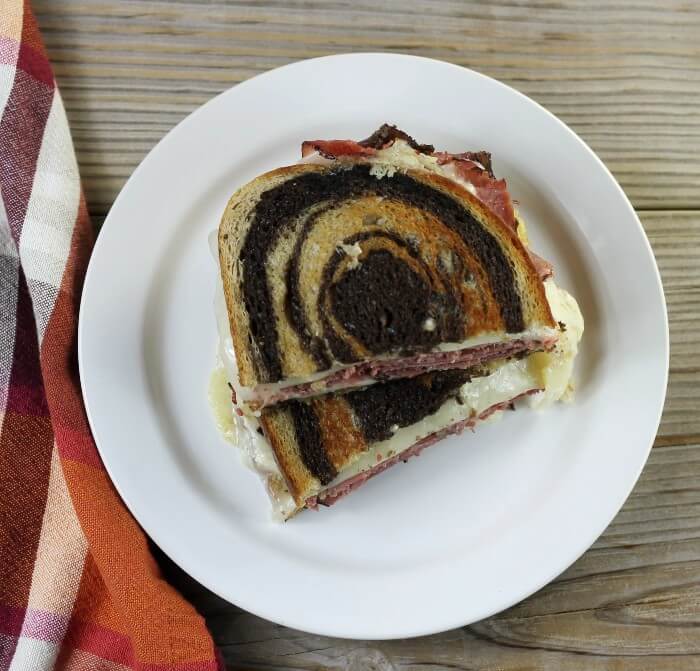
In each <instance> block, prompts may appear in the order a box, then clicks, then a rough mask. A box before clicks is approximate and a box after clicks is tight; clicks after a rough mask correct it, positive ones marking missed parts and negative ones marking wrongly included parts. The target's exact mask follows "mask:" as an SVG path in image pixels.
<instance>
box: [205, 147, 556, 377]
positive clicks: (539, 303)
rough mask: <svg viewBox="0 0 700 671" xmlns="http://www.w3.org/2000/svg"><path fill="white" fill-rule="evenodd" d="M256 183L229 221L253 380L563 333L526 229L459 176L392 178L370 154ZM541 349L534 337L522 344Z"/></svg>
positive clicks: (246, 360) (232, 299)
mask: <svg viewBox="0 0 700 671" xmlns="http://www.w3.org/2000/svg"><path fill="white" fill-rule="evenodd" d="M260 180H263V188H262V190H261V189H260ZM251 184H253V185H256V186H257V191H258V193H257V194H256V195H255V197H254V198H251V195H250V185H249V186H248V187H244V188H243V189H242V190H241V191H239V192H238V193H237V194H234V196H233V197H232V199H231V201H230V202H229V206H228V208H227V211H226V213H225V214H224V219H223V220H222V226H221V227H220V230H219V242H220V255H221V265H222V272H223V280H224V287H225V293H226V299H227V306H228V309H229V314H230V317H231V327H232V333H233V338H234V346H235V349H236V355H237V359H238V362H239V375H240V382H241V384H242V385H244V386H249V387H254V386H255V385H258V384H264V383H277V382H281V381H285V380H287V379H288V378H294V379H296V380H302V381H303V380H304V378H306V377H308V376H310V375H312V376H313V375H316V374H318V373H321V372H323V371H329V372H331V371H337V369H338V368H339V367H343V366H347V365H349V364H357V363H358V362H367V361H373V360H384V359H386V358H387V357H411V356H415V355H416V354H417V353H426V352H431V351H433V352H434V351H436V349H437V348H438V346H439V345H441V344H444V343H460V342H463V341H465V340H468V339H470V338H473V337H479V336H483V335H487V336H489V335H492V334H496V335H498V334H501V335H503V334H530V336H531V335H532V334H533V333H535V332H536V331H537V330H538V329H539V330H542V329H544V331H546V332H550V331H551V330H553V329H554V322H553V320H552V316H551V312H550V311H549V306H548V304H547V301H546V298H545V295H544V290H543V287H542V282H541V281H540V279H539V277H538V275H537V272H536V271H535V269H534V267H533V265H532V262H531V261H530V259H529V257H528V255H527V252H526V251H525V249H524V248H523V246H522V244H521V243H520V241H519V240H518V239H517V236H516V235H515V234H514V233H513V232H512V231H511V230H509V229H508V228H507V227H506V226H505V225H503V223H502V222H501V221H500V220H499V219H498V218H497V217H496V216H494V215H493V214H492V213H490V212H489V211H488V210H487V209H486V208H485V207H484V206H483V205H482V204H481V203H480V202H479V201H478V200H476V199H475V198H474V197H473V196H471V194H469V193H468V192H467V191H466V190H465V189H463V188H461V187H459V186H458V185H456V184H454V183H453V182H451V181H450V180H447V179H444V178H442V177H440V176H437V175H433V174H430V173H427V172H424V171H407V172H405V173H404V172H399V171H397V172H395V173H394V174H393V175H392V176H384V177H382V178H378V177H377V176H375V175H374V174H372V171H371V166H370V165H368V164H367V163H363V162H361V161H360V162H354V163H349V164H345V165H343V166H332V167H324V166H317V165H303V166H293V167H290V168H282V169H280V170H277V171H273V172H272V173H268V174H267V175H263V176H262V177H260V178H258V179H257V180H254V182H253V183H251ZM265 187H268V188H265ZM253 191H255V189H253ZM229 271H230V273H229ZM246 326H247V329H246ZM550 335H551V333H550ZM486 342H490V341H489V340H488V339H487V341H486ZM494 342H499V339H498V338H494ZM540 344H541V343H540ZM532 349H533V344H532V342H526V341H525V339H524V340H523V341H522V343H521V344H520V345H515V346H514V347H511V349H510V351H509V352H508V353H509V354H514V353H517V352H518V351H528V350H532ZM496 355H497V354H496ZM485 358H488V354H487V355H486V356H485ZM436 367H440V366H436ZM369 374H372V372H371V371H370V372H369ZM316 379H318V376H317V375H316Z"/></svg>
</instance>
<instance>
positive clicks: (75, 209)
mask: <svg viewBox="0 0 700 671" xmlns="http://www.w3.org/2000/svg"><path fill="white" fill-rule="evenodd" d="M92 243H93V234H92V230H91V227H90V221H89V219H88V214H87V209H86V207H85V201H84V199H83V194H82V191H81V187H80V178H79V175H78V167H77V165H76V160H75V155H74V153H73V146H72V143H71V138H70V133H69V130H68V124H67V121H66V115H65V112H64V109H63V103H62V102H61V97H60V95H59V92H58V90H57V88H56V83H55V81H54V78H53V73H52V70H51V66H50V65H49V62H48V60H47V57H46V52H45V50H44V47H43V45H42V42H41V38H40V36H39V32H38V29H37V25H36V22H35V19H34V16H33V15H32V12H31V9H30V8H29V5H28V4H27V3H24V2H22V0H0V671H7V670H8V669H9V670H11V671H19V670H27V671H44V670H46V669H67V670H70V671H78V670H81V671H83V670H86V671H87V670H94V669H99V670H100V671H111V670H112V669H115V670H116V669H120V670H126V669H144V670H149V671H156V670H157V671H170V670H173V671H176V670H177V671H214V670H215V669H221V668H223V664H221V663H220V662H217V653H216V651H215V649H214V646H213V643H212V641H211V638H210V636H209V634H208V632H207V630H206V627H205V624H204V621H203V620H202V618H201V617H200V616H199V615H198V614H197V613H196V612H195V610H194V609H193V608H192V607H191V606H190V605H189V604H187V603H186V602H185V601H184V600H183V599H182V598H181V597H180V596H179V595H178V594H177V593H176V592H175V590H173V589H172V588H171V587H170V586H169V585H168V584H167V583H166V582H164V581H163V580H162V579H161V577H160V574H159V570H158V567H157V565H156V563H155V561H154V560H153V558H152V557H151V556H150V554H149V550H148V546H147V544H146V539H145V537H144V535H143V533H142V532H141V530H140V528H139V527H138V526H137V524H136V522H135V521H134V520H133V519H132V518H131V516H130V515H129V513H128V512H127V511H126V509H125V508H124V506H123V504H122V502H121V500H120V499H119V497H118V495H117V494H116V492H115V490H114V489H113V487H112V484H111V482H110V480H109V478H108V476H107V474H106V472H105V470H104V467H103V466H102V463H101V461H100V458H99V456H98V453H97V451H96V449H95V444H94V442H93V440H92V437H91V435H90V430H89V428H88V424H87V420H86V416H85V410H84V408H83V403H82V398H81V394H80V385H79V380H78V366H77V360H76V327H77V319H78V305H79V299H80V291H81V287H82V281H83V277H84V274H85V269H86V266H87V262H88V257H89V255H90V250H91V247H92Z"/></svg>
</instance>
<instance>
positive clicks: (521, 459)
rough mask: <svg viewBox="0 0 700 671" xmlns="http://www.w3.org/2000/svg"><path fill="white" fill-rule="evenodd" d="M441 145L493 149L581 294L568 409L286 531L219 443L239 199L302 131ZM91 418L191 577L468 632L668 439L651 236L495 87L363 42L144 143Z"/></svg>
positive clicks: (134, 501)
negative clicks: (221, 255) (377, 134)
mask: <svg viewBox="0 0 700 671" xmlns="http://www.w3.org/2000/svg"><path fill="white" fill-rule="evenodd" d="M385 121H386V122H390V123H394V124H397V125H398V126H399V127H400V128H403V129H404V130H406V131H408V132H409V133H410V134H411V135H413V136H414V137H415V138H417V139H418V140H419V141H420V142H430V143H432V144H434V145H435V146H436V147H438V148H441V149H446V150H449V151H455V152H457V151H464V150H467V149H469V150H479V149H486V150H488V151H490V152H492V154H493V156H494V166H495V171H496V173H497V174H498V175H499V176H503V177H505V178H506V179H507V180H508V184H509V187H510V191H511V193H512V194H513V196H514V198H515V199H517V200H518V202H519V203H520V209H521V212H522V213H523V215H524V216H525V219H526V221H527V222H528V228H529V231H530V237H531V244H532V247H533V249H535V250H536V251H537V252H538V253H539V254H540V255H542V256H544V257H545V258H547V259H549V260H551V261H553V262H554V265H555V268H556V275H557V278H558V282H559V284H560V285H562V286H563V287H565V288H567V289H568V290H570V291H571V292H572V293H573V294H574V295H575V296H576V297H577V299H578V301H579V303H580V305H581V309H582V312H583V315H584V317H585V320H586V332H585V334H584V339H583V343H582V347H581V352H580V356H579V359H578V364H577V387H578V390H577V395H576V400H575V402H574V403H573V404H571V405H560V406H558V407H554V408H552V409H550V410H548V411H546V412H541V413H540V412H535V411H528V410H522V411H519V412H515V413H507V416H506V417H504V419H503V421H501V422H500V423H497V424H494V425H485V426H482V427H480V428H478V429H477V431H476V433H469V432H468V433H465V434H464V435H462V436H459V437H452V438H450V439H448V440H445V441H444V442H442V443H440V445H439V446H436V447H434V448H432V449H430V450H427V451H426V452H425V453H424V454H423V455H422V456H421V457H420V459H415V460H413V461H410V462H409V463H408V464H406V465H399V466H396V467H395V468H393V469H390V470H389V471H388V472H386V473H384V474H383V475H381V476H380V477H377V478H375V479H373V480H372V481H370V482H369V483H367V484H366V485H365V486H364V487H363V488H362V489H361V490H359V491H358V492H356V493H354V494H353V495H352V496H349V497H347V498H346V499H344V500H342V501H340V502H339V503H338V504H336V505H335V506H333V507H332V508H328V509H322V510H321V511H320V512H318V513H314V512H304V513H302V514H300V515H298V516H297V517H296V518H294V519H293V520H291V521H290V522H288V523H286V524H280V523H276V522H273V521H271V519H270V515H269V510H268V501H267V498H266V495H265V493H264V490H263V487H262V485H261V484H260V482H259V480H258V479H257V477H256V476H255V475H254V474H253V473H252V472H251V471H249V470H247V469H246V468H245V467H244V466H243V464H242V463H241V461H240V459H239V455H238V454H237V449H236V448H235V447H234V446H232V445H230V444H228V443H226V442H225V441H223V440H222V438H221V437H220V436H219V434H218V433H217V429H216V428H215V425H214V421H213V419H212V415H211V411H210V408H209V405H208V402H207V385H208V380H209V376H210V373H211V370H212V368H213V366H214V362H215V345H216V331H215V322H214V314H213V309H212V296H213V291H214V281H215V274H216V270H215V266H214V263H213V261H212V258H211V256H210V253H209V249H208V246H207V235H208V234H209V232H210V231H212V230H213V229H215V228H216V227H217V225H218V221H219V217H220V214H221V212H222V211H223V209H224V205H225V204H226V201H227V199H228V198H229V196H230V195H231V193H232V192H233V191H234V190H235V189H236V188H237V187H238V186H240V185H242V184H243V183H244V182H246V181H247V180H249V179H251V178H253V177H255V176H256V175H258V174H259V173H261V172H264V171H266V170H269V169H271V168H275V167H278V166H280V165H285V164H289V163H293V162H295V161H296V160H297V159H298V157H299V146H300V143H301V141H302V140H304V139H315V138H345V137H348V138H362V137H366V136H367V135H369V134H370V133H371V132H372V131H373V130H374V129H375V128H376V127H378V126H379V125H380V124H381V123H382V122H385ZM79 357H80V371H81V376H82V382H83V388H84V393H85V400H86V404H87V409H88V415H89V418H90V424H91V426H92V431H93V434H94V436H95V439H96V441H97V445H98V447H99V450H100V454H101V455H102V459H103V460H104V463H105V465H106V467H107V469H108V471H109V474H110V475H111V477H112V479H113V480H114V483H115V485H116V487H117V489H118V490H119V493H120V494H121V496H122V497H123V499H124V501H125V502H126V504H127V506H128V507H129V508H130V510H131V512H132V513H133V514H134V516H135V517H136V519H137V520H138V521H139V522H140V524H141V525H142V526H143V528H144V529H145V530H146V531H147V532H148V534H149V535H150V536H152V537H153V539H154V540H155V541H156V543H157V544H158V545H159V546H160V547H161V548H162V549H163V550H164V551H165V552H166V553H167V554H168V555H169V556H170V557H172V558H173V559H174V560H175V561H176V562H177V563H178V564H179V565H180V566H181V567H182V568H183V569H185V570H186V571H187V572H188V573H190V574H191V575H192V576H193V577H194V578H196V579H197V580H198V581H199V582H201V583H202V584H204V585H206V586H207V587H208V588H210V589H211V590H213V591H214V592H216V593H218V594H219V595H221V596H222V597H224V598H225V599H228V600H229V601H231V602H233V603H235V604H237V605H239V606H241V607H242V608H245V609H246V610H249V611H251V612H253V613H256V614H258V615H260V616H262V617H265V618H268V619H270V620H274V621H276V622H279V623H282V624H285V625H288V626H291V627H296V628H298V629H303V630H306V631H310V632H315V633H319V634H327V635H333V636H343V637H353V638H393V637H407V636H415V635H419V634H428V633H432V632H437V631H441V630H444V629H448V628H451V627H455V626H458V625H463V624H467V623H469V622H473V621H475V620H478V619H480V618H483V617H486V616H488V615H491V614H493V613H495V612H497V611H499V610H502V609H504V608H506V607H508V606H510V605H512V604H514V603H516V602H517V601H519V600H521V599H523V598H524V597H526V596H527V595H529V594H531V593H532V592H534V591H535V590H537V589H538V588H540V587H542V586H543V585H545V584H546V583H547V582H548V581H550V580H552V578H554V577H555V576H556V575H557V574H559V573H560V572H561V571H563V570H564V569H565V568H566V567H567V566H569V565H570V564H571V563H572V562H573V561H574V560H575V559H576V558H577V557H578V556H579V555H581V554H582V553H583V552H584V551H585V550H586V548H588V547H589V545H590V544H591V543H593V541H594V540H595V539H596V538H597V537H598V535H599V534H600V533H601V532H602V531H603V530H604V529H605V527H606V525H607V524H608V523H609V522H610V521H611V520H612V518H613V517H614V515H615V514H616V513H617V511H618V510H619V509H620V507H621V505H622V504H623V502H624V500H625V498H626V497H627V496H628V494H629V493H630V490H631V489H632V486H633V485H634V483H635V481H636V480H637V477H638V476H639V473H640V471H641V469H642V466H643V465H644V462H645V460H646V458H647V455H648V452H649V449H650V446H651V443H652V441H653V439H654V436H655V433H656V430H657V426H658V423H659V417H660V414H661V409H662V405H663V400H664V394H665V389H666V379H667V371H668V327H667V321H666V310H665V304H664V297H663V291H662V288H661V283H660V280H659V274H658V271H657V268H656V265H655V263H654V258H653V256H652V253H651V251H650V248H649V244H648V242H647V239H646V237H645V235H644V232H643V230H642V227H641V225H640V223H639V221H638V219H637V217H636V216H635V213H634V211H633V210H632V207H631V206H630V204H629V202H628V201H627V198H626V197H625V195H624V193H623V192H622V190H621V189H620V187H619V186H618V184H617V183H616V182H615V180H614V179H613V177H612V176H611V174H610V173H609V172H608V170H607V169H606V168H605V166H604V165H603V164H602V163H601V162H600V160H599V159H598V158H597V157H596V156H595V155H594V154H593V152H592V151H591V150H590V149H589V148H588V147H587V146H586V145H585V144H584V143H583V142H582V141H581V140H580V139H579V138H578V137H577V136H576V135H575V134H574V133H573V132H572V131H571V130H569V129H568V128H567V127H566V126H565V125H564V124H563V123H561V122H560V121H558V120H557V119H556V118H555V117H554V116H552V115H551V114H550V113H548V112H547V111H546V110H544V109H543V108H542V107H540V106H539V105H537V104H536V103H534V102H533V101H531V100H529V99H528V98H526V97H525V96H523V95H521V94H520V93H518V92H516V91H514V90H513V89H511V88H508V87H507V86H504V85H503V84H500V83H499V82H496V81H494V80H492V79H489V78H487V77H484V76H482V75H479V74H477V73H475V72H472V71H470V70H466V69H464V68H461V67H457V66H454V65H449V64H446V63H442V62H437V61H432V60H428V59H422V58H416V57H409V56H399V55H388V54H357V55H344V56H334V57H328V58H320V59H316V60H309V61H304V62H300V63H295V64H294V65H289V66H286V67H283V68H279V69H277V70H273V71H271V72H268V73H266V74H264V75H261V76H259V77H255V78H253V79H250V80H248V81H246V82H245V83H243V84H240V85H239V86H236V87H235V88H233V89H231V90H229V91H227V92H225V93H223V94H222V95H220V96H218V97H217V98H215V99H214V100H211V101H210V102H209V103H207V104H206V105H204V106H203V107H201V108H200V109H199V110H197V111H196V112H195V113H193V114H192V115H190V116H189V117H188V118H187V119H185V120H184V121H183V122H182V123H180V124H179V125H178V126H177V127H176V128H174V129H173V130H172V131H171V132H170V133H168V135H167V136H166V137H165V138H164V139H163V140H162V141H161V142H160V143H159V144H158V145H157V146H156V147H155V149H153V151H152V152H151V153H150V154H149V155H148V157H147V158H146V159H145V160H144V161H143V163H142V164H141V165H140V166H139V168H138V169H137V170H136V171H135V172H134V174H133V175H132V177H131V179H130V180H129V181H128V183H127V184H126V186H125V187H124V189H123V190H122V192H121V194H120V195H119V197H118V199H117V201H116V202H115V204H114V206H113V207H112V210H111V212H110V214H109V217H108V218H107V221H106V222H105V224H104V227H103V229H102V231H101V233H100V235H99V238H98V241H97V245H96V247H95V251H94V253H93V256H92V260H91V262H90V267H89V270H88V274H87V279H86V283H85V289H84V294H83V299H82V306H81V315H80V334H79Z"/></svg>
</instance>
